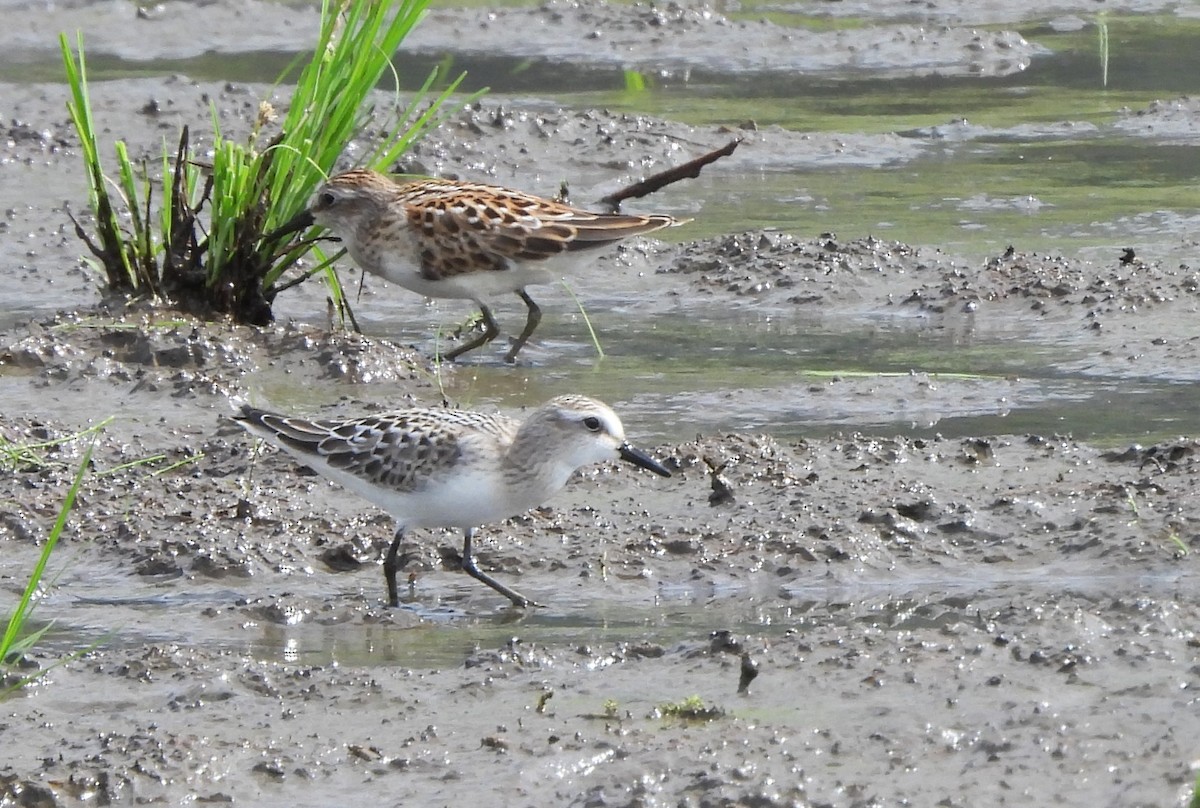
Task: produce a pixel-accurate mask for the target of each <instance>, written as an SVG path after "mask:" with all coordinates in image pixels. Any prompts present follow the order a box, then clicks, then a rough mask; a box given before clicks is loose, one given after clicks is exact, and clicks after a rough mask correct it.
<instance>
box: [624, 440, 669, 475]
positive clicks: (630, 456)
mask: <svg viewBox="0 0 1200 808" xmlns="http://www.w3.org/2000/svg"><path fill="white" fill-rule="evenodd" d="M617 452H618V453H619V454H620V455H621V459H622V460H624V461H625V462H626V463H632V464H633V465H635V466H641V467H642V468H644V469H646V470H647V471H653V472H654V473H655V474H657V475H658V476H659V477H670V476H671V472H669V471H667V469H666V467H665V466H663V464H662V463H659V462H658V461H657V460H655V459H654V458H653V457H651V456H650V455H648V454H646V453H645V452H643V451H642V450H641V449H635V448H633V447H632V446H630V445H629V444H628V443H622V444H621V445H620V446H618V447H617Z"/></svg>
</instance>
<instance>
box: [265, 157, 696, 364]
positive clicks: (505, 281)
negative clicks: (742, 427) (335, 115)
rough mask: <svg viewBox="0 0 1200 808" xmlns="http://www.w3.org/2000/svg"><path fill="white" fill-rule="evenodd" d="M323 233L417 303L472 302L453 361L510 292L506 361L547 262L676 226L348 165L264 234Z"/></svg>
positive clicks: (531, 317)
mask: <svg viewBox="0 0 1200 808" xmlns="http://www.w3.org/2000/svg"><path fill="white" fill-rule="evenodd" d="M313 224H317V225H320V226H322V227H325V228H328V229H329V230H330V231H332V233H333V234H334V235H335V236H337V237H338V238H340V239H341V240H342V243H343V245H344V246H345V247H346V251H347V252H349V253H350V256H351V257H352V258H353V259H354V260H355V261H356V262H357V263H358V265H359V266H360V267H362V268H363V269H364V270H366V271H367V272H370V273H372V274H373V275H378V276H380V277H381V278H384V279H385V280H388V281H390V282H392V283H395V284H397V285H399V286H403V287H404V288H405V289H409V290H411V291H413V292H416V293H418V294H421V295H425V296H426V297H444V298H464V299H470V300H473V301H475V303H476V305H478V306H479V311H480V312H481V314H482V316H483V326H484V330H483V333H482V334H480V335H479V336H478V337H476V338H474V339H472V340H469V341H468V342H466V343H464V344H462V345H460V346H458V347H457V348H455V349H454V350H452V351H449V352H448V353H446V354H444V355H443V358H445V359H450V360H453V359H455V358H457V357H459V356H461V355H462V354H464V353H466V352H467V351H471V350H474V349H475V348H478V347H480V346H481V345H484V344H486V343H488V342H491V341H492V340H493V339H495V338H496V336H497V335H498V334H499V333H500V329H499V327H498V326H497V325H496V319H495V317H493V316H492V310H491V309H490V308H489V307H488V304H487V300H488V299H490V298H492V297H494V296H496V295H499V294H501V293H504V292H515V293H516V294H517V296H518V297H520V298H521V300H523V301H525V305H526V306H527V307H528V310H529V314H528V317H527V318H526V320H525V328H524V330H522V331H521V334H520V336H518V337H517V339H516V341H515V342H514V343H513V345H512V347H511V348H510V349H509V351H508V353H507V354H506V355H505V357H504V360H505V361H506V362H513V361H515V359H516V356H517V353H518V352H519V351H520V350H521V348H522V347H524V345H525V343H526V342H528V341H529V337H530V335H531V334H533V331H534V329H535V328H537V326H538V323H539V322H540V321H541V319H542V311H541V309H539V308H538V305H537V304H536V303H534V302H533V298H531V297H530V296H529V294H528V293H527V292H526V291H525V287H526V286H532V285H536V284H544V283H552V282H553V281H554V279H555V278H554V274H553V273H552V272H551V270H550V269H549V267H550V266H552V265H553V264H554V263H555V261H556V259H557V260H558V261H561V260H562V258H561V256H564V255H566V254H568V253H574V252H578V251H580V250H586V249H591V248H593V247H602V246H604V245H608V244H615V243H616V242H618V241H621V240H622V239H626V238H629V237H630V236H638V235H642V234H644V233H652V232H654V231H655V230H661V229H662V228H664V227H671V226H673V225H677V224H682V222H680V221H678V220H676V219H674V218H672V217H671V216H666V215H661V214H652V215H647V216H636V215H627V214H619V213H592V212H589V211H585V210H580V209H579V208H575V207H571V206H570V205H566V204H563V203H561V202H555V201H552V200H549V199H543V198H541V197H538V196H533V195H531V194H525V193H521V192H520V191H513V190H510V189H508V188H501V187H499V186H494V185H482V184H479V183H472V182H458V181H455V180H439V179H421V180H415V181H412V182H406V183H396V182H393V181H392V180H391V179H389V178H388V177H386V176H384V175H383V174H380V173H378V172H376V171H368V170H365V169H355V170H352V171H347V172H345V173H343V174H338V175H337V176H335V177H333V178H332V179H330V180H329V181H328V182H326V183H325V184H324V185H322V186H321V187H320V188H319V189H318V190H317V192H316V194H315V195H314V196H313V199H312V202H311V204H310V205H309V207H308V209H307V210H305V211H303V212H301V213H300V214H299V215H297V216H296V217H294V218H293V219H292V220H291V221H289V222H288V223H287V224H285V225H284V226H283V227H281V228H279V229H278V230H276V231H275V232H274V233H272V234H271V237H272V238H274V237H278V236H281V235H285V234H287V233H292V232H296V231H298V230H303V229H305V228H307V227H309V226H311V225H313Z"/></svg>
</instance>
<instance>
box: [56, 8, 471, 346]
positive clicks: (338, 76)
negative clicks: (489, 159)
mask: <svg viewBox="0 0 1200 808" xmlns="http://www.w3.org/2000/svg"><path fill="white" fill-rule="evenodd" d="M428 4H429V0H401V2H398V3H364V2H349V1H348V0H338V1H337V2H335V0H324V1H323V2H322V6H321V31H320V34H319V36H318V39H317V44H316V48H315V50H314V52H313V55H312V57H311V59H310V60H309V62H308V63H307V65H306V66H305V67H304V69H303V70H302V71H301V74H300V77H299V81H298V84H297V86H296V90H295V93H294V95H293V97H292V102H291V106H290V107H289V109H288V112H287V114H286V115H285V116H284V118H283V121H282V123H281V126H280V129H279V130H278V131H276V132H275V133H274V134H273V135H272V134H269V133H270V132H271V131H273V125H274V121H275V111H274V109H273V108H272V107H271V106H270V105H269V104H267V103H266V102H263V103H262V104H261V105H260V108H259V115H258V118H257V120H256V122H255V125H254V127H253V131H252V133H251V135H250V137H249V139H248V140H246V141H245V142H242V141H239V140H234V139H231V138H228V137H226V136H225V135H224V134H223V133H222V132H221V129H220V126H219V125H218V123H217V119H216V114H215V111H214V113H213V123H212V127H213V146H212V158H211V163H210V164H205V163H202V162H200V161H198V160H197V159H196V156H195V154H194V152H193V148H192V144H191V141H190V137H189V130H188V128H187V127H185V128H184V129H183V130H182V131H181V133H180V137H179V141H178V144H177V145H176V146H175V148H174V149H173V151H172V150H170V149H168V148H167V147H166V146H164V148H163V154H162V158H161V181H160V183H158V184H156V183H155V182H153V181H151V179H150V171H149V166H147V165H145V164H142V165H140V166H139V165H135V164H134V162H133V161H132V159H131V158H130V156H129V153H128V150H127V147H126V146H125V144H124V143H123V142H118V143H117V144H116V147H115V151H116V159H117V173H116V178H115V179H113V178H110V177H109V176H108V175H107V174H106V172H105V170H104V168H103V165H102V163H101V160H100V151H99V147H98V145H97V139H96V135H95V132H96V127H95V121H94V119H93V117H92V112H91V106H90V103H89V100H88V89H87V67H86V61H85V58H84V51H83V37H82V35H79V36H78V37H77V40H76V46H75V50H74V51H72V49H71V46H70V42H69V40H68V38H67V37H66V35H62V36H61V37H60V46H61V49H62V54H63V64H64V66H65V69H66V75H67V82H68V84H69V85H70V88H71V98H70V101H69V102H68V108H69V110H70V114H71V119H72V121H73V122H74V124H75V128H76V130H77V131H78V133H79V138H80V142H81V143H82V149H81V152H82V155H83V160H84V166H85V169H86V171H87V176H88V185H89V205H90V207H91V210H92V213H93V215H94V217H95V232H94V234H91V235H89V234H88V233H87V232H85V230H84V229H83V227H82V225H81V224H80V223H79V222H78V221H76V222H75V226H76V231H77V233H78V234H79V235H80V237H81V238H83V239H84V241H85V242H86V243H87V245H88V247H89V249H90V250H91V252H92V254H93V255H94V256H95V259H96V262H97V263H98V264H99V265H100V266H101V268H102V269H103V271H104V274H105V276H106V278H107V281H108V285H109V287H110V288H111V289H113V290H115V291H118V292H124V293H127V294H131V295H144V296H148V297H154V298H158V299H162V300H166V301H168V302H170V303H172V304H174V305H176V306H178V307H179V308H182V309H185V310H189V311H192V312H194V313H196V314H199V315H201V316H216V315H228V316H231V317H232V318H233V319H234V320H236V321H238V322H244V323H250V324H255V325H263V324H265V323H267V322H269V321H270V320H271V319H272V312H271V305H272V302H273V301H274V299H275V296H276V295H278V294H279V292H281V291H283V290H284V289H287V288H289V287H290V286H293V285H295V284H296V283H298V282H300V281H302V280H304V279H306V278H308V277H311V276H312V275H313V274H316V273H324V274H325V275H326V277H327V278H328V279H329V280H330V282H331V290H332V294H333V298H334V302H335V304H336V305H337V306H338V307H339V309H342V310H344V309H345V296H344V295H343V294H342V291H341V286H340V284H338V283H337V277H336V275H335V274H334V273H333V270H332V267H331V265H330V262H329V261H327V260H324V256H323V255H320V258H321V259H322V260H321V261H320V262H319V264H318V266H316V267H315V268H313V269H311V270H309V271H308V272H306V273H304V274H303V275H301V276H299V277H297V278H293V279H291V280H288V281H283V280H282V277H283V275H284V274H285V273H286V272H287V271H288V270H289V269H291V268H292V267H294V266H295V265H296V264H297V262H298V261H299V260H300V259H301V258H302V257H303V256H304V255H305V254H306V253H307V252H308V251H309V250H310V249H312V247H313V241H312V240H311V239H303V238H301V239H299V240H293V241H289V242H288V243H286V244H282V245H280V244H276V243H275V241H276V240H275V239H272V238H269V237H268V236H269V235H270V234H271V233H272V232H273V231H275V230H277V229H278V228H279V226H280V225H281V224H283V223H284V222H287V221H289V220H291V219H292V218H293V217H294V216H295V215H296V214H298V213H300V212H301V211H302V210H303V209H304V207H305V205H306V203H307V201H308V198H309V197H310V196H311V195H312V193H313V191H314V190H315V189H316V187H317V185H318V184H319V183H320V182H321V181H323V180H324V179H325V177H326V176H327V175H328V173H329V171H330V170H331V169H332V167H333V166H334V164H335V162H336V161H337V159H338V157H339V156H340V155H341V154H342V152H343V151H344V150H345V147H346V145H347V144H348V143H349V142H350V140H351V139H352V138H353V137H354V136H355V135H356V134H358V133H359V132H361V131H362V130H363V129H364V128H365V127H366V126H367V125H368V123H371V122H374V121H375V120H376V118H377V117H382V119H383V120H384V121H385V123H384V124H383V129H384V138H383V139H382V140H381V141H380V145H379V146H377V148H376V149H375V151H373V152H372V153H370V154H368V155H367V156H366V157H365V159H364V163H365V164H366V165H368V166H371V167H379V168H382V167H386V166H387V165H390V164H391V163H393V162H395V160H396V158H397V157H399V156H400V155H401V154H403V153H404V151H405V150H407V148H408V147H409V145H410V144H411V143H412V142H413V140H415V139H416V138H417V137H418V136H420V135H421V134H422V133H423V132H424V131H425V130H426V129H427V128H428V127H430V126H432V125H435V124H436V123H437V122H438V121H439V120H441V117H440V116H441V110H442V106H443V104H444V103H445V102H446V101H447V100H448V99H449V97H450V96H451V94H452V93H453V92H454V91H455V90H456V89H457V87H458V85H459V83H460V82H461V80H462V78H463V76H461V75H460V76H459V78H458V79H457V80H455V81H452V82H450V83H449V84H448V85H447V86H445V87H444V88H443V89H441V90H438V91H435V90H434V84H435V82H437V81H438V73H437V71H436V70H435V71H434V72H433V73H431V74H430V76H429V77H428V79H427V80H426V81H425V84H424V86H423V87H422V88H421V89H420V90H419V91H418V92H417V93H416V94H415V95H414V96H413V98H412V100H411V101H410V102H409V103H408V104H407V105H402V104H400V103H399V101H398V100H397V102H396V103H395V104H394V105H393V108H392V109H391V110H389V111H387V112H386V114H383V115H382V116H378V115H377V114H376V112H377V111H376V110H375V109H374V108H372V107H370V106H368V105H367V104H366V101H367V99H368V96H369V94H370V93H371V91H372V90H373V89H374V87H375V86H376V85H377V84H378V83H379V81H380V79H381V78H382V77H383V76H384V75H385V73H387V72H389V71H390V72H391V74H392V76H393V80H394V84H395V85H396V88H397V92H398V88H399V77H398V76H396V75H395V70H394V68H393V67H392V64H391V61H390V55H391V54H392V53H395V52H396V50H397V49H398V48H399V46H400V44H401V43H402V42H403V41H404V38H405V37H406V36H407V35H408V33H409V32H410V31H411V30H412V28H413V26H415V25H416V24H417V22H418V20H419V19H420V17H421V15H422V14H423V13H424V11H425V9H426V7H427V6H428ZM156 189H158V190H157V193H158V196H159V199H157V200H156V199H155V192H156ZM156 206H157V211H158V213H157V216H156V215H155V210H156Z"/></svg>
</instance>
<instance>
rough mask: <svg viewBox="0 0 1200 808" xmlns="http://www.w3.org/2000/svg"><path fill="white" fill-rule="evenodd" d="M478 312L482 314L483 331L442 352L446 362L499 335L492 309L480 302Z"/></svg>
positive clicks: (498, 327)
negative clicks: (467, 340) (446, 351)
mask: <svg viewBox="0 0 1200 808" xmlns="http://www.w3.org/2000/svg"><path fill="white" fill-rule="evenodd" d="M479 313H480V314H482V315H483V333H482V334H480V335H479V336H478V337H476V338H475V339H473V340H470V341H469V342H466V343H464V344H462V345H459V346H458V347H457V348H455V349H454V350H453V351H450V353H446V354H442V358H443V359H445V360H446V361H447V362H453V361H454V360H455V359H457V358H458V357H460V356H462V355H463V354H465V353H466V352H467V351H473V350H475V349H476V348H478V347H479V346H480V345H486V344H487V343H489V342H491V341H492V340H494V339H495V338H496V337H498V336H499V335H500V326H498V325H496V318H495V317H493V316H492V310H491V309H489V308H488V307H487V305H486V304H484V303H480V304H479Z"/></svg>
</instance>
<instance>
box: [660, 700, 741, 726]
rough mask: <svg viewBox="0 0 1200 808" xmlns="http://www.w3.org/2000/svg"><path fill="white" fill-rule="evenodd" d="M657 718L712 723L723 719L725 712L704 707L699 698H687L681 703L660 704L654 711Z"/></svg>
mask: <svg viewBox="0 0 1200 808" xmlns="http://www.w3.org/2000/svg"><path fill="white" fill-rule="evenodd" d="M654 712H655V714H656V715H657V716H658V717H659V718H674V719H678V720H680V721H714V720H716V719H718V718H724V717H725V711H724V710H723V709H721V708H720V707H717V706H715V705H714V706H712V707H709V706H706V705H705V704H704V699H702V698H700V697H699V696H688V697H687V698H686V699H684V700H683V701H679V702H668V703H667V704H660V705H659V706H658V707H656V708H655V709H654Z"/></svg>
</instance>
